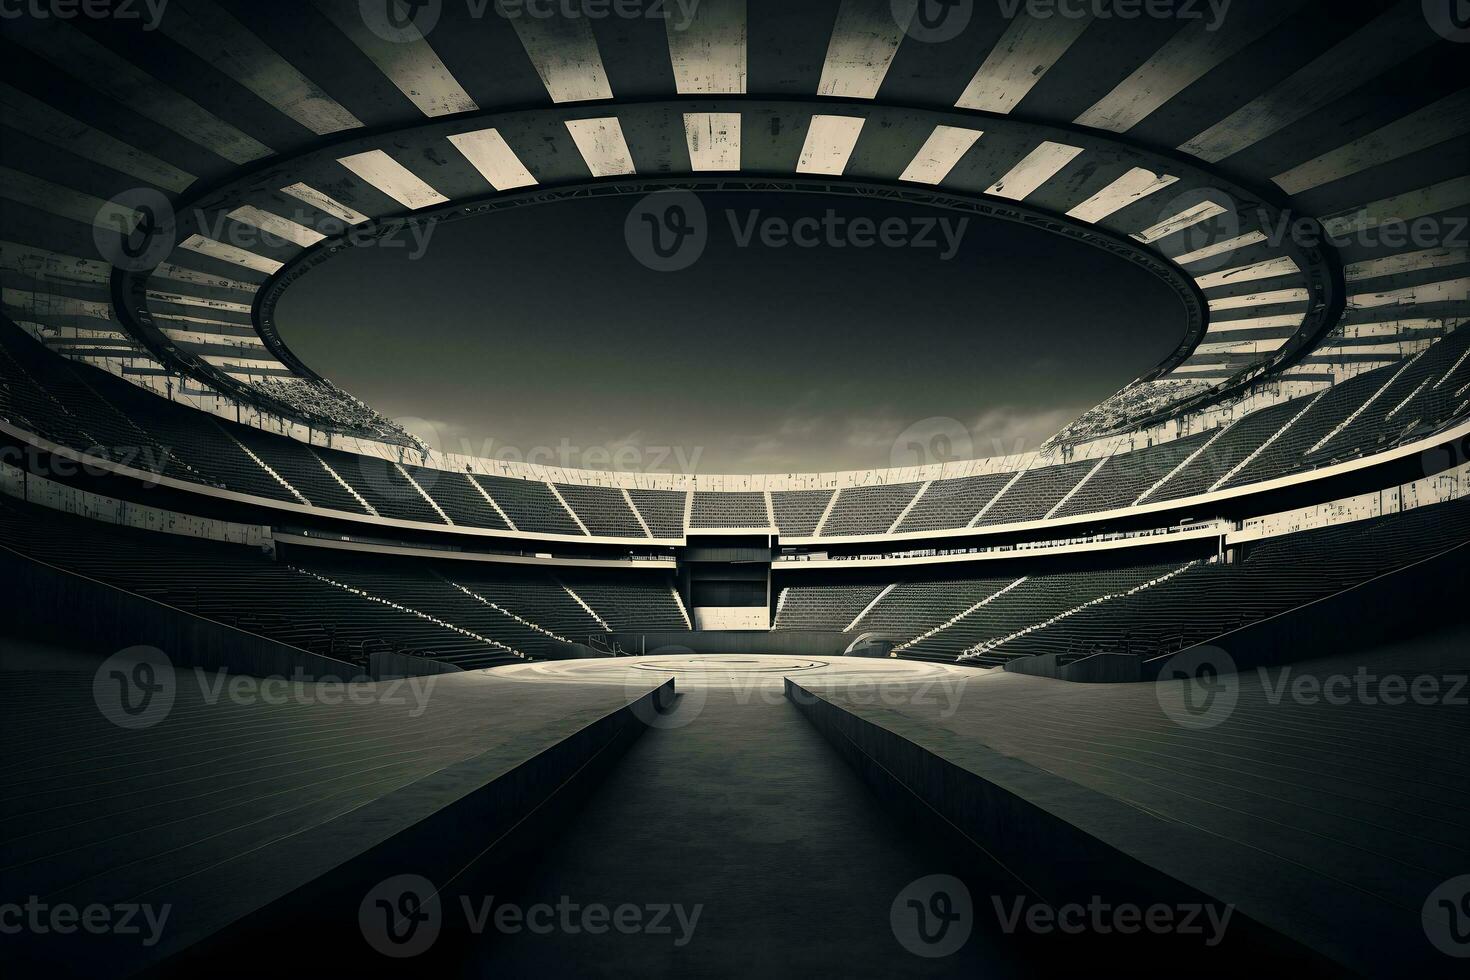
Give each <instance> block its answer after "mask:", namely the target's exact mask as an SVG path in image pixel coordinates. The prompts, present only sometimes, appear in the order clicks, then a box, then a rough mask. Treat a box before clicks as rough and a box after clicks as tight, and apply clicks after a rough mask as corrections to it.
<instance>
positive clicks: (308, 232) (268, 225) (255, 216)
mask: <svg viewBox="0 0 1470 980" xmlns="http://www.w3.org/2000/svg"><path fill="white" fill-rule="evenodd" d="M226 217H228V218H229V219H230V220H232V221H238V222H240V223H241V224H245V225H250V226H251V227H252V228H259V229H260V230H261V231H263V232H265V233H266V234H268V235H274V236H275V237H277V238H280V239H282V240H283V241H287V242H290V243H291V244H292V245H297V246H299V247H301V248H310V247H311V246H313V245H315V244H316V243H317V242H319V241H321V240H322V239H324V238H326V237H327V236H326V235H323V234H322V233H321V232H319V231H316V230H314V229H311V228H308V227H306V226H305V225H302V224H297V223H296V222H294V221H290V220H288V219H286V218H282V217H281V216H280V215H277V214H271V213H270V212H269V211H262V210H261V209H260V208H258V207H256V206H255V205H253V204H244V205H241V206H240V207H238V208H236V209H235V210H233V211H231V212H230V213H229V214H228V215H226Z"/></svg>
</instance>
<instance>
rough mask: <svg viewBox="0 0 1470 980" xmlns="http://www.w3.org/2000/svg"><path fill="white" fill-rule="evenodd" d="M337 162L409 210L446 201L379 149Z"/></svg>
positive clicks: (342, 158)
mask: <svg viewBox="0 0 1470 980" xmlns="http://www.w3.org/2000/svg"><path fill="white" fill-rule="evenodd" d="M337 162H338V163H340V164H342V166H344V167H346V168H347V169H348V170H350V171H352V172H353V173H354V174H356V175H357V176H358V178H359V179H361V180H364V181H366V182H367V183H369V184H371V185H373V186H374V187H376V188H377V189H378V190H380V191H382V192H383V193H384V194H387V195H388V196H389V197H391V198H393V200H395V201H397V202H398V203H399V204H402V205H403V206H404V207H406V208H408V209H409V210H410V211H416V210H418V209H419V208H426V207H429V206H431V205H434V204H447V203H448V202H449V198H447V197H445V196H444V195H443V194H440V193H439V192H438V191H436V190H434V188H432V187H430V186H429V185H428V184H426V183H425V182H424V181H423V180H421V179H420V178H419V177H418V176H417V175H415V174H414V173H413V171H411V170H409V169H408V168H407V167H405V166H404V165H403V164H401V163H399V162H398V161H397V160H395V159H393V158H392V157H390V156H389V155H388V154H386V153H384V152H383V151H382V150H368V151H367V152H365V153H354V154H352V155H351V156H345V157H341V158H339V159H338V160H337Z"/></svg>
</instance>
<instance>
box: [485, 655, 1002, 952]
mask: <svg viewBox="0 0 1470 980" xmlns="http://www.w3.org/2000/svg"><path fill="white" fill-rule="evenodd" d="M868 668H869V669H871V664H869V665H868ZM721 669H722V670H723V669H724V668H721ZM737 670H738V668H737ZM774 676H775V677H776V678H777V679H779V677H780V673H779V672H778V673H777V674H775V675H774ZM710 679H712V678H708V677H707V678H706V680H707V681H708V680H710ZM680 682H681V683H685V681H684V678H683V677H682V676H681V679H680ZM770 690H771V688H770V687H769V686H768V685H762V686H761V687H760V688H759V689H758V690H756V691H755V692H754V695H753V696H752V689H751V688H748V687H745V686H743V685H738V684H733V685H732V684H728V683H718V682H716V683H714V684H711V685H710V686H709V688H708V690H706V691H704V692H688V693H685V694H684V695H682V697H683V699H685V700H686V702H688V701H693V700H698V702H699V705H698V710H697V712H695V713H693V715H692V716H691V714H690V712H691V711H692V707H693V706H692V705H689V704H686V705H684V706H683V707H682V708H680V709H676V711H675V712H674V713H673V714H672V715H671V717H672V718H675V719H680V718H681V715H680V711H683V712H684V715H683V716H682V721H683V723H682V724H679V725H678V727H671V728H654V729H651V730H649V731H647V732H646V733H645V734H644V735H643V736H642V738H640V740H639V741H638V742H637V743H636V744H635V745H634V746H633V747H632V748H631V749H630V750H629V752H628V753H627V755H626V756H625V757H624V758H623V759H622V761H621V762H620V763H619V764H618V765H617V766H616V767H615V768H614V769H613V771H612V772H611V773H610V774H609V775H608V777H607V780H606V782H605V783H604V784H603V785H602V786H601V787H600V788H599V789H598V791H597V792H596V793H595V794H594V795H593V797H592V799H591V800H590V801H589V803H588V805H587V806H586V807H585V808H584V809H583V811H582V812H581V814H580V815H579V817H578V818H577V819H576V821H575V822H574V823H573V824H572V825H571V826H570V827H568V828H567V830H566V832H565V833H564V834H563V836H562V837H561V838H560V840H559V843H558V846H557V847H556V849H555V850H554V851H552V852H550V853H548V854H546V855H545V857H544V859H543V860H542V862H541V864H540V865H539V866H538V867H537V868H536V869H535V870H534V872H533V874H532V875H531V877H530V879H529V881H528V882H527V883H526V885H525V887H524V888H523V889H522V890H521V891H520V893H519V894H516V895H513V896H507V897H506V898H505V899H503V900H504V901H509V902H511V903H513V904H515V905H518V906H520V907H522V908H529V907H531V906H534V905H536V904H537V903H545V904H548V905H553V906H555V905H557V903H559V902H564V901H566V900H569V901H570V902H573V903H577V905H579V906H584V907H585V906H588V905H590V904H593V903H601V904H603V905H606V906H608V907H609V908H616V907H617V906H620V905H623V904H625V903H631V904H633V905H634V906H638V907H647V908H651V907H654V906H659V905H680V906H682V907H683V908H684V909H685V910H686V915H685V920H684V921H686V922H687V921H691V920H692V917H693V910H694V909H695V908H698V909H699V913H698V918H697V920H693V921H694V926H693V929H692V930H691V931H686V930H684V929H681V927H680V925H679V920H677V919H676V918H674V917H673V915H672V914H671V916H670V921H671V922H672V923H673V930H672V932H671V933H669V934H656V935H655V934H648V933H645V932H635V933H631V934H620V933H618V932H617V931H616V930H609V932H608V933H607V934H604V935H590V934H588V933H586V932H577V933H576V934H569V932H568V931H566V930H563V929H561V928H558V929H556V930H554V931H552V932H550V933H549V934H544V935H532V934H531V933H530V932H529V931H527V930H524V929H523V930H522V931H520V932H517V933H515V934H505V933H499V932H495V931H493V930H492V931H491V932H489V933H487V934H485V935H482V936H481V937H480V938H479V939H478V940H476V941H475V944H474V945H473V946H472V948H471V949H470V950H469V951H468V954H467V959H466V961H465V963H464V972H463V975H465V976H488V975H500V976H535V975H554V976H734V975H740V976H793V975H801V976H845V977H854V976H885V977H891V976H898V975H922V976H960V975H965V976H976V975H980V974H981V973H982V972H983V975H985V976H989V977H997V976H1015V975H1021V974H1022V972H1023V971H1022V970H1021V968H1020V964H1019V963H1018V962H1017V960H1016V958H1015V955H1014V951H1013V949H1012V948H1009V947H1008V946H1007V945H1006V944H1005V942H1004V939H1003V937H1001V938H997V937H996V936H994V935H980V934H977V935H974V936H972V938H971V939H970V941H969V942H968V944H967V945H966V946H965V947H964V948H963V949H962V950H961V951H960V952H958V953H956V954H954V955H952V956H949V957H946V958H943V959H930V958H921V957H919V956H917V955H915V954H913V953H910V952H909V951H907V950H906V949H905V947H904V946H903V945H901V943H900V941H899V939H898V938H896V936H895V933H894V930H893V927H892V926H891V924H890V910H891V907H892V906H893V904H894V901H895V899H896V898H897V897H898V896H899V894H900V892H901V891H902V890H903V889H904V888H905V886H907V885H909V884H910V883H911V882H913V881H915V880H916V879H919V878H921V877H923V876H926V875H931V874H942V873H946V872H948V871H951V870H954V869H951V868H949V867H948V866H947V864H946V860H945V858H944V856H943V855H942V854H936V853H932V852H930V851H929V850H928V849H927V848H926V847H925V846H924V843H923V842H922V841H919V840H915V839H913V838H912V836H910V835H907V834H906V833H905V832H904V830H903V829H902V828H901V827H899V826H897V825H895V824H894V823H892V822H890V820H889V818H888V817H887V816H886V814H885V811H884V810H883V809H882V807H880V806H878V805H876V804H877V803H878V801H877V800H875V799H874V797H873V796H872V794H871V793H870V792H869V791H868V790H867V788H866V787H865V786H864V785H863V784H862V783H861V782H860V781H859V779H858V778H857V776H856V775H854V774H853V772H852V771H851V770H850V769H849V768H848V766H847V765H846V764H845V763H844V762H843V760H842V759H841V758H839V757H838V756H837V754H836V753H835V752H834V751H833V750H832V749H831V747H830V746H828V745H827V743H826V742H825V741H824V740H823V739H822V737H821V736H820V735H819V734H818V733H817V732H816V730H815V729H813V728H812V726H811V725H809V724H808V723H807V722H806V721H805V719H803V718H802V717H801V716H800V714H799V713H798V712H797V710H796V709H795V708H794V707H792V706H791V705H790V704H789V703H787V702H785V701H784V700H783V699H781V698H780V695H779V690H780V688H779V683H778V684H777V686H776V688H775V690H776V692H777V693H776V697H775V698H771V697H770V696H769V692H770ZM563 897H565V899H564V898H563ZM573 921H576V920H575V919H574V920H573ZM685 935H687V936H688V941H687V942H686V943H684V944H683V945H679V944H677V942H676V941H677V940H679V939H680V938H681V937H683V936H685Z"/></svg>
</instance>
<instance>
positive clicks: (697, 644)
mask: <svg viewBox="0 0 1470 980" xmlns="http://www.w3.org/2000/svg"><path fill="white" fill-rule="evenodd" d="M609 639H610V640H611V641H615V642H617V643H618V644H619V645H620V646H621V647H622V648H623V650H625V651H627V652H628V653H633V654H639V655H647V656H655V655H658V656H677V655H678V654H681V653H751V654H759V653H768V654H778V655H783V656H792V657H840V656H842V652H843V651H844V650H846V649H847V645H848V644H849V643H851V642H852V639H853V638H852V637H851V636H850V635H849V634H847V633H837V632H828V631H824V630H779V631H774V632H767V631H765V630H719V631H709V630H692V631H689V630H684V631H672V630H670V631H663V632H658V633H614V634H612V636H611V637H610V638H609Z"/></svg>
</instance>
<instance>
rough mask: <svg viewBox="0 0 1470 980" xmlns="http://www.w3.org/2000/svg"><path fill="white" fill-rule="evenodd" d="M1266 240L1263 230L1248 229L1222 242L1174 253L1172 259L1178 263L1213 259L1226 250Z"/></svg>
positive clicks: (1188, 263) (1229, 250)
mask: <svg viewBox="0 0 1470 980" xmlns="http://www.w3.org/2000/svg"><path fill="white" fill-rule="evenodd" d="M1266 240H1267V239H1266V234H1265V232H1261V231H1248V232H1246V233H1245V234H1244V235H1238V236H1236V237H1235V238H1227V239H1225V241H1223V242H1214V243H1212V244H1209V245H1205V246H1203V247H1202V248H1197V249H1195V250H1194V251H1192V252H1185V253H1184V254H1182V255H1176V256H1174V261H1175V262H1176V263H1178V264H1179V265H1193V264H1194V263H1196V262H1203V261H1205V260H1206V259H1213V258H1214V257H1215V256H1217V255H1224V254H1225V253H1227V252H1235V251H1239V250H1240V249H1242V248H1249V247H1250V246H1252V245H1259V244H1260V243H1261V242H1264V241H1266Z"/></svg>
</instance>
